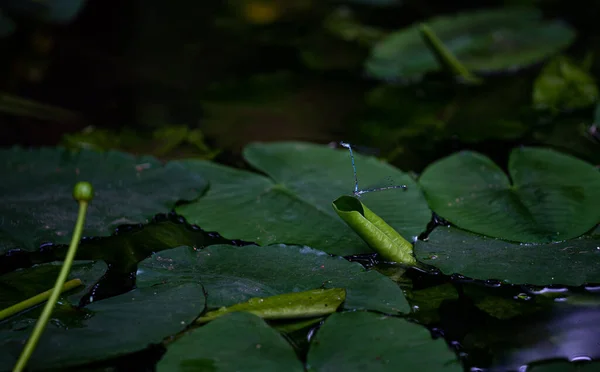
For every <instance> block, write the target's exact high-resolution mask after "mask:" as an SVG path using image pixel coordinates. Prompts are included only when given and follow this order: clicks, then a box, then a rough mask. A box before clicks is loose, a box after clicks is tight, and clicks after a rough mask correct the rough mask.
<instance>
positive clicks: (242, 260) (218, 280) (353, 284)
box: [138, 245, 409, 314]
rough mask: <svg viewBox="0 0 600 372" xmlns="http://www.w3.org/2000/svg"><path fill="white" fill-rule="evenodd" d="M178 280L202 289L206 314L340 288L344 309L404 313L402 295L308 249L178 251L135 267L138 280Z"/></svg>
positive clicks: (373, 276)
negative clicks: (247, 303) (259, 300)
mask: <svg viewBox="0 0 600 372" xmlns="http://www.w3.org/2000/svg"><path fill="white" fill-rule="evenodd" d="M156 275H158V276H159V277H163V276H164V275H167V276H168V275H172V276H176V277H184V278H186V279H185V280H191V281H193V282H199V283H202V285H203V286H204V289H205V291H206V293H207V301H208V302H207V308H208V309H209V310H213V309H218V308H221V307H223V306H232V305H235V304H238V303H241V302H245V301H248V300H249V299H251V298H254V297H269V296H275V295H279V294H284V293H291V292H301V291H307V290H311V289H316V288H344V289H346V301H345V302H344V304H343V308H344V309H351V310H357V309H358V310H374V311H380V312H384V313H389V314H398V313H401V312H407V311H408V310H409V307H408V303H407V302H406V299H405V298H404V294H403V293H402V290H401V289H400V288H399V287H398V286H397V285H396V284H395V283H394V282H393V281H392V280H390V279H389V278H387V277H385V276H383V275H381V274H379V273H378V272H376V271H373V270H371V271H367V270H365V269H364V268H363V267H362V266H361V265H359V264H357V263H353V262H349V261H346V260H345V259H343V258H341V257H332V256H329V255H328V254H326V253H325V252H322V251H318V250H315V249H312V248H309V247H297V246H285V245H270V246H265V247H259V246H247V247H232V246H229V245H212V246H210V247H208V248H205V249H203V250H200V251H197V252H195V251H194V250H193V249H191V248H188V247H179V248H175V249H171V250H168V251H163V252H160V253H156V254H154V255H153V256H152V257H150V258H148V259H146V260H144V261H142V262H141V263H140V272H139V274H138V276H139V277H145V278H146V280H150V279H149V278H151V277H153V276H156Z"/></svg>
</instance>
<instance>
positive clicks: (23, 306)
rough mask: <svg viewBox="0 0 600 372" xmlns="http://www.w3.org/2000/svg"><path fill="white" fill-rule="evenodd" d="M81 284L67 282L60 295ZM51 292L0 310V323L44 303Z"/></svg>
mask: <svg viewBox="0 0 600 372" xmlns="http://www.w3.org/2000/svg"><path fill="white" fill-rule="evenodd" d="M82 284H83V283H82V282H81V280H80V279H72V280H69V281H68V282H66V283H65V285H64V286H63V287H62V290H61V293H63V292H67V291H70V290H71V289H73V288H76V287H79V286H80V285H82ZM53 290H54V288H52V289H49V290H47V291H45V292H42V293H39V294H37V295H35V296H33V297H30V298H28V299H26V300H24V301H21V302H19V303H18V304H14V305H12V306H10V307H7V308H6V309H3V310H0V321H2V320H4V319H6V318H8V317H9V316H13V315H15V314H17V313H20V312H21V311H23V310H27V309H29V308H31V307H34V306H35V305H38V304H41V303H42V302H44V301H46V300H47V299H48V298H49V297H50V295H51V293H52V291H53Z"/></svg>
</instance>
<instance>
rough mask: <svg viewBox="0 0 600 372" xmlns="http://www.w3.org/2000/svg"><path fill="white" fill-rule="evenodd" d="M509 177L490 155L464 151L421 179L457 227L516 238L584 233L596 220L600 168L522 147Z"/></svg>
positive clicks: (599, 203)
mask: <svg viewBox="0 0 600 372" xmlns="http://www.w3.org/2000/svg"><path fill="white" fill-rule="evenodd" d="M508 172H509V175H510V179H509V177H507V176H506V175H505V174H504V172H503V171H502V169H500V167H498V166H497V165H496V164H494V163H493V162H492V161H491V160H490V159H489V158H487V157H485V156H483V155H481V154H479V153H475V152H470V151H463V152H460V153H457V154H454V155H451V156H449V157H447V158H444V159H442V160H440V161H438V162H436V163H434V164H432V165H430V166H429V167H428V168H427V169H426V170H425V171H424V173H423V175H422V176H421V178H420V179H419V183H420V184H421V187H422V188H423V190H424V192H425V196H426V198H427V200H428V202H429V205H430V207H431V208H432V209H433V210H434V211H435V212H436V213H438V214H439V215H440V216H442V217H443V218H445V219H447V220H448V221H450V222H452V223H453V224H455V225H456V226H458V227H460V228H463V229H466V230H469V231H473V232H476V233H480V234H483V235H487V236H491V237H497V238H502V239H506V240H512V241H517V242H532V243H547V242H551V241H562V240H566V239H571V238H574V237H577V236H580V235H582V234H583V233H585V232H587V231H589V230H590V229H591V228H593V227H594V226H595V225H596V224H597V223H598V222H600V172H598V170H597V169H596V168H595V167H594V166H593V165H591V164H588V163H586V162H584V161H582V160H579V159H577V158H575V157H572V156H569V155H566V154H561V153H559V152H556V151H553V150H550V149H544V148H528V147H522V148H517V149H514V150H513V151H512V153H511V155H510V159H509V164H508Z"/></svg>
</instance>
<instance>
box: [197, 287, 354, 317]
mask: <svg viewBox="0 0 600 372" xmlns="http://www.w3.org/2000/svg"><path fill="white" fill-rule="evenodd" d="M345 299H346V290H345V289H343V288H330V289H311V290H309V291H304V292H293V293H284V294H281V295H276V296H270V297H265V298H260V297H252V298H251V299H249V300H248V301H246V302H243V303H239V304H235V305H233V306H229V307H222V308H220V309H219V310H215V311H211V312H208V313H206V314H204V315H203V316H202V317H200V318H198V319H197V320H196V322H198V323H206V322H210V321H211V320H214V319H216V318H218V317H221V316H223V315H225V314H229V313H233V312H238V311H245V312H248V313H252V314H254V315H257V316H260V317H261V318H263V319H297V318H310V317H317V316H322V315H327V314H331V313H333V312H335V311H336V310H337V308H338V307H339V306H340V305H341V304H342V303H343V302H344V300H345Z"/></svg>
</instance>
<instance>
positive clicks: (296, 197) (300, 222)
mask: <svg viewBox="0 0 600 372" xmlns="http://www.w3.org/2000/svg"><path fill="white" fill-rule="evenodd" d="M244 156H245V158H246V159H247V160H248V162H249V163H250V164H251V165H252V166H254V167H255V168H257V169H258V170H260V171H262V172H264V173H266V174H267V175H268V176H269V178H267V177H264V176H261V175H258V174H254V173H250V172H245V171H240V170H236V169H232V168H228V167H223V166H220V165H215V164H213V163H208V162H203V161H194V160H190V161H185V162H183V164H185V165H186V166H187V167H188V168H189V169H191V170H193V171H196V172H200V173H201V174H202V175H204V176H205V177H207V178H208V180H209V181H210V183H211V187H210V188H209V190H208V192H207V193H206V194H205V195H204V196H203V197H202V198H200V199H198V200H196V201H194V202H193V203H190V204H185V205H182V206H179V207H178V208H177V209H176V211H177V212H178V213H180V214H182V215H183V216H185V217H186V218H187V219H188V221H189V222H191V223H196V224H198V225H200V226H202V227H203V228H204V229H207V230H214V231H219V232H220V233H221V234H222V235H223V236H225V237H227V238H232V239H233V238H235V239H243V240H247V241H253V242H256V243H258V244H260V245H267V244H271V243H286V244H302V245H308V246H310V247H314V248H317V249H321V250H323V251H326V252H328V253H332V254H339V255H349V254H356V253H365V252H371V249H370V248H369V247H368V246H367V244H366V243H364V242H363V241H362V240H361V239H360V238H359V237H358V235H356V234H355V233H354V232H353V231H352V230H351V229H350V228H349V227H348V226H346V225H345V224H344V222H343V221H342V220H341V219H340V218H339V217H338V216H337V215H336V213H335V211H334V210H333V209H332V208H331V202H332V201H333V200H335V199H336V198H338V197H339V196H340V195H344V194H350V193H351V192H352V190H353V188H354V179H353V175H352V165H351V163H350V156H349V153H348V151H347V150H334V149H331V148H328V147H326V146H320V145H313V144H308V143H299V142H284V143H271V144H261V143H258V144H251V145H249V146H248V147H246V149H245V151H244ZM356 166H357V168H358V176H359V182H360V184H361V185H362V186H363V187H365V186H367V185H369V184H373V183H376V182H381V181H382V180H385V179H386V178H389V177H391V178H392V179H393V183H394V184H397V185H400V184H406V185H407V186H408V191H405V192H404V191H401V190H390V191H382V192H373V193H368V194H365V195H364V196H362V197H361V200H362V202H363V203H364V204H365V205H367V206H368V207H369V209H371V210H372V211H373V212H374V213H376V214H377V215H378V216H380V217H381V218H383V219H384V220H385V221H386V222H387V223H388V224H389V225H390V226H392V227H393V228H395V229H396V230H397V231H398V232H400V233H401V234H402V235H403V236H404V237H406V238H407V239H408V240H412V238H413V237H415V236H417V235H418V234H420V233H421V232H422V231H423V230H424V229H425V226H426V225H427V222H428V221H429V219H430V218H431V212H430V211H429V208H428V207H427V203H426V202H425V199H424V198H423V195H422V193H421V191H420V190H419V188H418V186H417V185H416V183H415V182H414V181H413V180H412V178H411V177H410V176H409V175H407V174H405V173H402V172H400V171H399V170H397V169H396V168H394V167H392V166H390V165H388V164H386V163H384V162H381V161H379V160H377V159H376V158H373V157H367V156H361V155H357V156H356Z"/></svg>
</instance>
